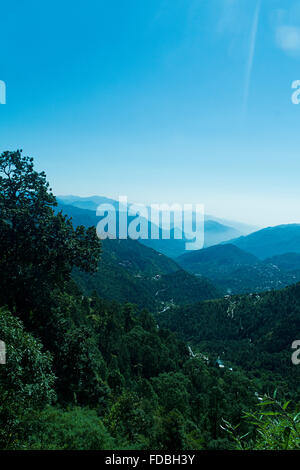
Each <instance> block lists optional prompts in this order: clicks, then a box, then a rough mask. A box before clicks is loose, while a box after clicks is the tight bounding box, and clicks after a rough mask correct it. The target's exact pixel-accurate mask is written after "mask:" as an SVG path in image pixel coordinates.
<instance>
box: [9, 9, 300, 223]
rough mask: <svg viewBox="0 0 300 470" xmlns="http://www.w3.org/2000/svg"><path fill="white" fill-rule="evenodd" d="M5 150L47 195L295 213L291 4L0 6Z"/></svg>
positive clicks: (266, 217)
mask: <svg viewBox="0 0 300 470" xmlns="http://www.w3.org/2000/svg"><path fill="white" fill-rule="evenodd" d="M0 39H1V42H0V43H1V48H0V79H1V80H4V81H5V82H6V85H7V104H6V105H0V142H1V151H2V150H6V149H16V148H23V150H24V153H25V154H29V155H31V156H33V157H35V160H36V164H37V167H38V169H40V170H42V169H43V170H45V171H46V173H47V176H48V179H49V181H50V183H51V185H52V187H53V190H54V192H55V193H56V194H78V195H82V196H86V195H92V194H99V195H105V196H109V197H114V198H117V197H118V195H119V194H121V195H127V196H128V198H129V199H130V200H132V201H134V202H147V203H151V202H182V203H183V202H185V203H189V202H194V203H203V204H205V206H206V211H207V212H208V213H212V214H214V215H216V216H219V217H226V218H232V219H237V220H241V221H245V222H249V223H253V224H259V225H273V224H280V223H288V222H299V223H300V204H299V203H300V184H299V181H300V147H299V143H298V141H299V138H298V136H299V129H300V105H298V106H296V105H293V104H292V101H291V96H292V92H293V90H292V88H291V85H292V82H293V81H294V80H297V79H300V1H297V0H293V1H292V0H261V2H259V1H256V0H109V1H108V0H106V1H102V0H85V1H84V2H80V1H74V0H73V1H72V2H71V1H63V0H60V1H57V0H52V1H51V2H50V1H43V2H41V1H37V0H35V1H30V0H27V1H26V2H24V1H14V2H5V3H2V5H1V28H0Z"/></svg>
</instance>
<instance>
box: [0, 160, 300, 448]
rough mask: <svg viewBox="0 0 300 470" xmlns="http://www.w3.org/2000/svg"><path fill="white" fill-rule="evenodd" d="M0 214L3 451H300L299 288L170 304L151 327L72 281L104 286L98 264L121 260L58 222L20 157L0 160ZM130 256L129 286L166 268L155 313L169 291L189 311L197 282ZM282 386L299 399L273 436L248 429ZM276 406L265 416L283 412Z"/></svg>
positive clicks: (87, 231) (48, 195)
mask: <svg viewBox="0 0 300 470" xmlns="http://www.w3.org/2000/svg"><path fill="white" fill-rule="evenodd" d="M0 215H1V217H0V246H1V253H2V256H1V259H0V285H1V290H0V339H1V340H2V341H4V342H5V344H6V348H7V355H6V359H7V360H6V363H5V364H0V423H1V426H0V448H1V449H35V450H37V449H50V450H52V449H77V450H80V449H131V450H132V449H151V450H154V449H157V450H185V449H236V448H261V447H263V448H278V447H279V448H299V433H298V426H299V424H298V420H297V419H298V418H297V416H296V414H295V413H296V411H297V409H296V403H297V400H298V396H299V391H298V386H297V370H298V369H297V368H296V367H295V368H294V369H291V366H290V364H289V363H288V359H287V347H288V342H289V341H291V340H292V339H293V340H294V339H295V338H294V336H295V335H296V334H297V331H298V329H299V324H298V322H299V320H298V316H299V310H298V301H299V297H300V294H299V286H295V287H294V288H292V289H290V290H287V291H283V292H279V293H276V294H275V293H270V294H267V295H266V296H263V297H261V298H258V297H253V298H252V297H249V296H246V297H241V298H237V299H235V298H233V299H225V300H223V299H221V300H214V301H207V302H204V303H200V304H199V303H198V304H195V305H193V306H190V307H187V306H180V307H179V306H178V307H175V308H174V306H173V308H170V307H172V305H168V308H167V309H163V311H160V312H156V316H153V315H152V314H151V312H149V311H147V310H146V309H145V308H141V305H140V306H134V305H133V304H131V303H123V304H122V303H121V302H117V301H108V300H105V299H103V298H100V296H99V295H98V294H97V292H93V293H91V292H84V291H82V289H81V287H80V285H78V284H77V283H76V282H75V280H76V275H75V276H74V277H72V274H74V271H77V272H80V273H83V272H85V273H91V275H92V273H96V275H97V274H98V273H97V270H98V269H99V266H100V271H101V253H102V256H103V259H104V257H105V256H107V257H109V256H111V257H113V256H114V255H115V256H116V257H118V256H120V252H119V253H118V250H115V251H114V250H112V251H111V252H109V250H108V251H107V252H106V255H104V253H105V248H104V244H103V247H101V243H100V242H99V240H98V239H97V237H96V233H95V229H94V228H86V227H84V226H80V225H78V226H76V227H74V226H73V224H72V221H71V220H70V219H69V218H68V217H67V216H65V215H63V214H62V213H61V212H57V210H56V199H55V197H54V196H53V194H52V191H51V189H50V188H49V185H48V183H47V180H46V175H45V174H44V173H37V172H36V171H35V169H34V165H33V160H32V159H31V158H28V157H24V156H23V155H22V153H21V152H20V151H17V152H9V151H7V152H4V153H2V154H1V156H0ZM117 246H118V247H119V249H120V250H121V252H122V250H123V248H124V245H122V244H120V245H117ZM135 246H136V245H132V250H133V251H132V253H131V255H130V263H129V264H128V263H127V268H126V273H127V274H128V275H130V276H134V275H136V273H139V274H140V273H141V272H142V273H144V275H146V276H150V277H151V276H152V275H153V274H154V273H155V275H158V274H157V271H158V270H159V276H160V277H159V278H158V279H156V280H155V281H154V280H153V282H157V283H158V285H159V286H160V287H161V289H162V291H163V292H167V294H165V293H162V294H161V295H162V297H161V301H166V300H167V301H169V294H170V293H171V295H172V298H173V299H174V302H173V303H174V304H176V303H177V304H178V305H179V304H180V303H185V302H186V301H188V300H195V297H193V296H192V293H191V291H189V289H191V286H192V284H193V283H194V284H195V286H194V287H195V290H194V292H196V291H197V289H200V287H199V286H200V285H199V284H197V279H196V278H195V277H194V276H190V277H189V275H187V274H186V273H185V272H183V271H177V270H176V264H175V263H173V262H171V261H169V260H168V259H165V258H163V257H160V256H159V255H157V254H155V253H154V252H152V250H150V251H149V252H148V253H149V264H148V263H147V264H146V265H145V264H144V260H143V257H142V256H141V253H139V251H138V250H137V251H135V248H134V247H135ZM143 249H144V248H143ZM141 250H142V248H141ZM128 253H130V249H129V250H128ZM115 266H116V265H115ZM111 273H113V275H111ZM88 275H89V274H88ZM122 275H123V274H122ZM105 276H106V279H104V275H103V276H102V278H101V277H100V278H99V279H98V282H99V283H102V282H104V280H105V282H106V284H105V285H106V286H107V285H109V284H111V285H112V293H113V286H114V283H115V276H117V270H116V269H114V270H111V269H110V267H109V264H106V272H105ZM74 278H75V280H74ZM81 279H82V278H81ZM95 279H96V278H95ZM88 284H89V283H87V285H88ZM147 286H149V284H147ZM178 286H180V289H181V295H180V294H179V288H178ZM202 286H203V284H202ZM93 287H95V289H94V288H93V290H94V291H95V290H97V283H96V282H95V286H93ZM133 288H134V286H133ZM147 288H148V287H147ZM210 288H211V287H210V285H208V289H210ZM100 289H101V287H99V290H100ZM116 291H117V289H116ZM169 291H171V292H169ZM211 293H212V292H211ZM164 295H166V296H167V297H164ZM195 295H196V294H195ZM180 297H181V298H180ZM147 298H148V297H147V296H146V295H145V302H146V301H147ZM142 303H143V302H139V304H142ZM171 330H174V331H171ZM175 330H176V331H178V333H179V336H178V335H177V334H176V333H175ZM191 347H192V349H191ZM203 353H205V354H203ZM217 355H219V356H220V355H221V357H222V359H223V360H224V361H225V363H226V367H224V368H222V367H220V364H219V363H216V362H215V358H216V357H217ZM227 361H228V364H232V365H233V367H227ZM231 369H232V370H231ZM275 388H278V390H279V393H280V396H281V399H282V400H283V399H285V398H291V399H292V400H293V401H294V404H291V405H289V406H290V409H291V411H289V410H288V411H287V406H288V405H286V404H285V405H284V407H283V408H280V410H281V409H282V410H283V411H280V413H279V414H278V420H279V421H278V422H277V424H276V423H274V422H271V423H269V421H268V419H269V418H268V416H269V415H266V416H263V415H262V420H260V421H259V423H258V424H256V423H255V417H254V418H252V420H251V423H249V419H248V420H247V419H246V418H247V415H246V414H245V413H248V415H249V413H252V414H255V413H257V405H258V403H261V402H260V400H263V401H264V400H265V398H261V395H263V394H270V393H271V392H273V391H274V389H275ZM274 400H275V399H273V401H268V402H266V406H269V407H271V409H273V408H274V407H276V406H280V403H279V402H277V401H276V402H275V401H274ZM273 414H274V413H273ZM255 416H256V415H255ZM279 418H280V419H279ZM294 418H295V419H294ZM257 419H259V416H258V417H257ZM287 420H293V423H294V424H293V427H291V429H290V432H289V433H287V432H286V431H285V428H286V427H287V426H285V427H284V428H282V427H283V425H284V423H285V422H286V421H287ZM278 423H279V424H278ZM262 425H265V426H267V427H268V429H271V430H272V432H271V433H270V432H268V435H267V437H262V436H263V434H262V433H258V432H257V431H258V429H259V426H262ZM236 426H239V428H238V429H239V433H240V436H247V437H246V438H245V439H243V440H242V441H241V440H240V438H238V437H237V436H236V435H235V432H233V431H232V429H234V430H235V429H236ZM282 429H284V432H283V431H282ZM287 434H288V436H287Z"/></svg>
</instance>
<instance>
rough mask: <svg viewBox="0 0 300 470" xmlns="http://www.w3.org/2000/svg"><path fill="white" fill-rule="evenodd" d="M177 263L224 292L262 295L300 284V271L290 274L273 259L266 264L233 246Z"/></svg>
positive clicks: (189, 256) (212, 249)
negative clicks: (269, 291) (259, 293)
mask: <svg viewBox="0 0 300 470" xmlns="http://www.w3.org/2000/svg"><path fill="white" fill-rule="evenodd" d="M299 256H300V255H299ZM282 258H284V255H282ZM177 262H178V264H179V265H180V266H181V267H182V268H183V269H186V270H187V271H189V272H192V273H194V274H196V275H200V276H205V277H207V278H209V279H210V280H212V281H213V283H214V284H215V285H216V286H218V288H219V289H221V290H222V292H224V293H232V294H241V293H247V292H262V291H267V290H272V289H281V288H283V287H285V286H288V285H291V284H295V282H297V281H300V270H299V271H298V272H296V271H294V272H292V271H290V272H289V271H287V270H285V269H281V268H280V267H278V266H277V265H276V264H275V263H273V262H271V261H270V260H268V261H265V262H262V261H261V260H259V259H258V258H257V257H255V256H254V255H252V254H251V253H247V252H245V251H243V250H241V249H240V248H238V247H237V246H235V245H232V244H225V245H217V246H213V247H210V248H206V249H204V250H199V251H195V252H190V253H186V254H184V255H182V256H180V257H179V258H177ZM282 263H283V260H282Z"/></svg>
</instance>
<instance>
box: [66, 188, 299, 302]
mask: <svg viewBox="0 0 300 470" xmlns="http://www.w3.org/2000/svg"><path fill="white" fill-rule="evenodd" d="M103 203H105V204H112V205H113V206H114V207H115V208H116V210H118V202H117V201H114V200H112V199H108V198H105V197H101V196H93V197H89V198H79V197H77V196H63V197H59V198H58V210H62V211H63V212H64V213H67V214H68V215H69V216H71V217H72V219H73V224H74V225H75V226H77V225H85V226H96V225H97V223H98V222H99V217H97V216H96V208H97V207H98V205H99V204H103ZM129 220H130V219H129ZM222 222H223V221H222V220H220V219H216V218H214V217H213V216H206V218H205V247H206V248H204V249H202V250H196V251H185V242H186V240H185V239H179V240H178V239H176V238H174V232H175V231H176V230H177V229H176V228H174V227H173V228H172V229H171V238H170V239H168V240H163V239H159V240H151V239H149V240H139V241H133V240H122V241H121V244H120V241H118V240H105V241H104V242H103V260H102V265H101V268H100V271H99V273H97V275H95V276H94V277H93V278H89V280H88V283H87V277H86V276H85V275H81V274H77V280H78V282H79V283H80V284H81V286H82V287H83V288H84V289H85V290H86V291H87V290H89V291H90V289H91V286H93V288H95V290H97V292H98V293H99V294H100V295H101V296H102V297H105V298H108V299H112V298H117V299H118V300H120V301H122V302H123V301H132V302H135V303H137V302H143V304H144V305H147V306H148V307H149V308H151V309H154V308H156V309H157V308H161V307H162V308H164V305H165V304H164V303H166V304H168V303H172V302H175V303H178V304H179V303H181V304H182V303H184V302H189V303H190V302H194V301H197V300H198V299H200V300H203V299H206V298H212V297H214V296H218V295H220V293H223V294H227V293H230V294H240V293H248V292H262V291H268V290H273V289H280V288H282V287H285V286H288V285H291V284H294V283H296V282H298V281H300V224H291V225H280V226H277V227H269V228H265V229H261V230H258V231H256V232H253V233H250V234H247V235H242V236H240V235H241V232H240V231H239V230H238V228H237V227H239V228H240V229H242V230H246V231H247V230H251V227H250V226H241V224H239V223H234V222H229V221H227V223H231V226H229V225H225V224H224V223H222ZM234 225H235V227H234ZM252 229H253V227H252ZM237 235H238V236H237ZM162 255H165V256H162ZM158 257H159V258H158ZM170 258H172V259H173V260H175V261H176V262H174V261H172V260H171V259H170ZM138 259H140V261H139V262H138ZM154 260H155V261H154ZM158 261H159V262H158ZM137 263H138V264H137ZM172 263H173V264H172ZM180 269H181V270H182V271H180ZM107 270H109V271H107ZM179 273H180V274H179ZM188 273H190V274H188ZM191 276H192V277H191ZM195 276H196V277H195ZM108 277H109V278H110V279H112V278H113V281H112V282H111V285H108V283H107V278H108ZM207 279H209V280H210V282H209V281H208V280H207ZM174 286H176V287H175V288H174ZM183 286H185V287H184V289H183ZM214 286H216V288H214ZM116 290H117V291H118V294H116ZM179 291H181V292H180V295H179ZM145 292H147V294H145ZM170 292H172V295H169V294H170ZM145 296H146V297H147V298H145ZM195 299H196V300H195Z"/></svg>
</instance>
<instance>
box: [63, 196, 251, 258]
mask: <svg viewBox="0 0 300 470" xmlns="http://www.w3.org/2000/svg"><path fill="white" fill-rule="evenodd" d="M57 200H58V202H59V206H60V208H61V207H62V205H63V206H67V211H68V213H69V214H70V215H72V217H73V219H74V222H76V220H79V219H81V218H82V219H83V220H84V219H89V220H90V221H91V222H92V225H96V224H97V223H98V222H99V220H100V218H99V217H97V216H96V209H97V207H98V206H99V205H100V204H111V205H113V207H115V209H116V211H118V209H119V203H118V201H115V200H113V199H109V198H106V197H102V196H91V197H86V198H80V197H78V196H59V197H58V198H57ZM72 208H73V209H72ZM77 209H79V210H77ZM65 210H66V208H65ZM80 210H86V211H89V212H86V213H83V212H80ZM193 218H194V214H193ZM129 220H130V219H129ZM253 230H255V227H253V226H250V225H246V224H241V223H239V222H233V221H223V220H222V219H218V218H216V217H214V216H208V215H206V216H205V227H204V232H205V233H204V246H205V247H209V246H212V245H216V244H218V243H222V242H226V241H228V240H231V239H233V238H238V237H240V236H241V235H245V234H249V233H251V232H253ZM149 232H150V223H149ZM175 232H177V233H178V228H174V226H173V227H172V226H171V232H170V239H163V237H161V236H160V238H159V239H158V240H153V239H148V240H142V239H140V240H139V241H140V243H142V244H144V245H146V246H147V247H149V248H153V249H154V250H156V251H158V252H160V253H163V254H165V255H166V256H169V257H171V258H176V257H177V256H179V255H181V254H183V253H184V252H185V250H186V248H185V245H186V242H187V241H188V240H187V239H186V238H185V237H184V235H183V236H182V238H181V239H178V238H176V237H175V236H174V233H175ZM160 233H161V232H160Z"/></svg>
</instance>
